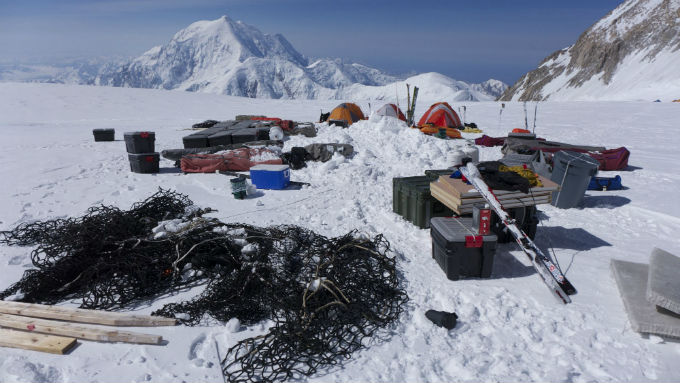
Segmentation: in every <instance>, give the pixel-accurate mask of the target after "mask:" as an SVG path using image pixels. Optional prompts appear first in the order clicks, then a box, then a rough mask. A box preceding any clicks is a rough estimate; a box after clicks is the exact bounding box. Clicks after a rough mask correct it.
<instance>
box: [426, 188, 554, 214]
mask: <svg viewBox="0 0 680 383" xmlns="http://www.w3.org/2000/svg"><path fill="white" fill-rule="evenodd" d="M430 193H431V194H432V197H433V198H435V199H436V200H438V201H439V202H441V203H443V204H444V205H445V206H446V207H448V208H449V209H451V210H453V211H455V212H456V213H458V214H468V213H471V212H472V205H471V204H465V205H461V204H460V201H459V200H458V199H456V198H455V197H453V195H452V194H451V193H448V192H447V191H446V190H443V189H442V188H441V186H440V185H436V184H435V183H434V182H433V183H432V185H431V186H430ZM551 198H552V196H551V195H550V194H548V195H545V196H541V197H535V198H530V200H522V199H519V200H512V199H511V200H506V201H505V202H501V205H503V207H504V208H511V207H520V206H531V205H539V204H544V203H550V201H551ZM482 201H483V200H482ZM480 202H481V201H480Z"/></svg>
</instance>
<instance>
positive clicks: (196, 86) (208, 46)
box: [94, 16, 507, 101]
mask: <svg viewBox="0 0 680 383" xmlns="http://www.w3.org/2000/svg"><path fill="white" fill-rule="evenodd" d="M421 76H425V77H428V76H429V77H430V78H434V77H435V76H436V77H437V78H438V79H439V80H441V81H439V82H438V83H436V84H434V83H433V85H436V87H437V89H438V90H437V91H438V92H439V98H440V99H446V100H471V101H476V100H488V99H495V98H496V97H497V96H498V95H500V93H502V90H504V89H503V87H507V86H506V85H505V84H503V83H500V82H499V81H496V80H489V81H487V82H485V83H482V84H467V83H464V82H462V81H456V80H453V79H451V78H448V77H446V76H443V75H439V74H426V75H421ZM416 77H419V76H416ZM399 80H400V79H399V78H398V77H395V76H392V75H389V74H386V73H384V72H382V71H380V70H378V69H374V68H369V67H367V66H364V65H361V64H356V63H344V62H343V61H342V60H339V59H320V60H316V61H314V62H312V63H310V62H309V60H308V59H306V58H305V57H304V56H303V55H302V54H300V53H299V52H298V51H296V50H295V48H293V46H292V45H291V44H290V43H289V42H288V41H287V40H286V39H285V38H284V37H283V36H281V35H279V34H276V35H269V34H265V33H262V32H261V31H260V30H258V29H257V28H255V27H253V26H250V25H247V24H244V23H243V22H241V21H233V20H231V19H230V18H229V17H227V16H223V17H221V18H219V19H217V20H212V21H198V22H195V23H193V24H191V25H190V26H189V27H187V28H185V29H183V30H181V31H179V32H178V33H177V34H175V36H174V37H173V38H172V40H171V41H170V42H169V43H168V44H166V45H163V46H158V47H155V48H152V49H150V50H149V51H147V52H146V53H144V54H143V55H142V56H140V57H138V58H135V59H133V60H132V61H130V62H128V63H126V64H124V65H121V66H118V67H116V68H113V69H108V70H105V71H103V72H102V73H100V74H99V76H97V78H96V80H95V81H94V83H95V84H97V85H109V86H118V87H134V88H159V89H179V90H187V91H194V92H206V93H216V94H226V95H232V96H244V97H257V98H284V99H346V98H357V97H362V96H373V97H371V98H392V96H394V94H395V93H394V87H392V86H390V87H389V88H383V87H385V86H386V85H388V84H392V83H394V82H397V81H399ZM408 81H412V82H416V81H417V80H411V79H409V80H408ZM421 88H422V90H423V91H430V92H434V90H433V89H426V88H425V87H424V86H421Z"/></svg>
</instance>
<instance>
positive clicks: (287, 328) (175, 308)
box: [0, 189, 408, 382]
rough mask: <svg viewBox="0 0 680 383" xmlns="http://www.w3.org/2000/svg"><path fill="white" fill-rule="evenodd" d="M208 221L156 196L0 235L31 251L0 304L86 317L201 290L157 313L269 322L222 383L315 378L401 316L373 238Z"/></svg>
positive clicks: (381, 242)
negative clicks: (75, 305) (60, 309)
mask: <svg viewBox="0 0 680 383" xmlns="http://www.w3.org/2000/svg"><path fill="white" fill-rule="evenodd" d="M208 211H211V210H210V209H207V210H200V209H197V208H195V207H194V205H193V203H192V202H191V200H189V199H188V198H187V197H186V196H184V195H181V194H178V193H175V192H171V191H167V190H162V189H161V190H160V191H159V192H157V193H156V194H154V195H153V196H151V197H150V198H148V199H146V200H145V201H142V202H140V203H137V204H135V205H133V206H132V208H131V209H130V210H128V211H122V210H120V209H118V208H115V207H106V206H98V207H92V208H90V209H89V210H88V212H87V214H86V215H84V216H83V217H80V218H68V219H57V220H50V221H43V222H34V223H26V224H21V225H19V226H17V227H16V228H15V229H13V230H11V231H6V232H0V244H7V245H16V246H29V245H30V246H36V247H35V249H34V250H33V251H32V253H31V260H32V262H33V265H34V266H35V269H31V270H28V271H26V272H25V274H24V276H23V277H22V279H21V280H20V281H19V282H17V283H15V284H14V285H12V286H10V287H9V288H8V289H6V290H5V291H2V292H0V299H5V298H7V297H9V296H13V299H17V297H18V299H19V300H21V301H24V302H32V303H46V304H54V303H58V302H63V301H66V300H74V299H77V300H80V301H81V307H82V308H91V309H107V310H111V309H121V308H130V307H133V306H135V305H137V304H139V303H142V302H145V301H148V300H151V299H154V298H157V297H159V296H161V295H164V294H171V293H174V292H177V291H179V290H183V289H187V288H191V287H195V286H201V285H203V286H204V289H203V292H202V293H200V294H199V295H197V296H196V297H194V298H193V299H191V300H188V301H184V302H178V303H170V304H167V305H165V306H163V307H162V308H161V309H160V310H157V311H156V312H154V314H155V315H162V316H167V317H176V318H177V319H178V320H180V321H181V322H182V323H184V324H186V325H192V326H193V325H198V324H205V323H208V322H210V321H215V320H217V321H221V322H226V321H228V320H229V319H231V318H238V319H239V320H240V321H241V322H243V323H245V324H253V323H257V322H260V321H262V320H265V319H270V320H272V321H273V323H274V324H273V326H272V327H271V328H270V329H269V332H268V333H266V334H264V335H262V336H258V337H254V338H249V339H245V340H242V341H240V342H239V343H237V344H236V345H235V346H234V347H232V348H230V349H229V350H228V351H227V354H226V356H225V358H224V360H223V361H222V368H223V372H224V374H225V376H226V377H227V378H228V380H229V381H230V382H250V381H265V382H268V381H274V380H285V379H289V378H296V377H300V376H302V375H305V376H309V375H312V374H314V373H315V372H317V371H318V369H319V368H322V367H326V366H330V365H336V364H338V363H341V362H342V360H344V359H347V358H349V357H351V354H352V353H353V352H355V351H356V350H358V349H360V348H362V347H364V345H365V342H364V338H367V337H371V336H373V335H374V334H375V333H376V332H377V331H378V330H379V329H381V328H384V327H387V326H389V325H390V324H391V323H393V322H395V321H396V320H397V319H398V317H399V315H400V314H401V312H402V311H403V308H404V305H405V303H406V301H407V300H408V297H407V295H406V292H405V291H404V290H403V289H402V288H401V286H400V284H399V281H398V278H397V271H396V267H395V261H394V259H393V258H391V257H389V256H388V255H387V254H388V253H389V243H388V242H387V241H386V240H385V239H384V238H383V237H382V236H381V235H378V236H376V237H374V238H365V237H361V236H359V235H358V234H357V233H356V232H350V233H348V234H346V235H344V236H341V237H336V238H327V237H324V236H322V235H319V234H317V233H315V232H313V231H311V230H308V229H305V228H301V227H297V226H289V225H282V226H274V227H267V228H259V227H255V226H250V225H245V224H228V223H223V222H220V221H219V220H217V219H214V218H206V217H203V214H204V213H206V212H208Z"/></svg>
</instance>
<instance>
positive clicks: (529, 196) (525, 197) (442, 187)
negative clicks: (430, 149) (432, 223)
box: [430, 181, 552, 206]
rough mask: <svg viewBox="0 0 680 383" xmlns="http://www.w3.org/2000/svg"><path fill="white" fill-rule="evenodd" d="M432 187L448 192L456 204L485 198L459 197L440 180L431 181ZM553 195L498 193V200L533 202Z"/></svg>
mask: <svg viewBox="0 0 680 383" xmlns="http://www.w3.org/2000/svg"><path fill="white" fill-rule="evenodd" d="M432 189H436V190H438V192H439V194H446V195H447V196H448V197H449V199H451V200H452V201H455V203H456V204H458V205H460V206H465V205H474V204H475V203H479V202H484V201H485V200H484V198H482V197H481V196H479V197H468V198H462V199H461V198H459V197H457V196H456V194H455V193H453V192H452V191H451V188H450V187H448V186H447V184H446V183H444V182H439V181H434V182H432V183H430V191H432ZM549 196H552V192H547V191H540V192H536V193H532V194H524V193H521V192H520V193H513V194H502V195H498V196H497V197H498V200H499V201H500V202H501V204H505V203H513V202H517V201H520V200H521V201H526V202H532V201H533V200H536V201H538V200H543V199H545V197H549Z"/></svg>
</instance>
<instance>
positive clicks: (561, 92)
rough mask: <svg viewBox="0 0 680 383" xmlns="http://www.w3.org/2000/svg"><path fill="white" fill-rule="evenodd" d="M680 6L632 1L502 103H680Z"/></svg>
mask: <svg viewBox="0 0 680 383" xmlns="http://www.w3.org/2000/svg"><path fill="white" fill-rule="evenodd" d="M679 50H680V0H628V1H626V2H624V3H623V4H621V5H620V6H618V7H617V8H616V9H614V10H613V11H611V12H610V13H609V14H608V15H607V16H605V17H604V18H602V19H601V20H600V21H598V22H597V23H595V24H594V25H593V26H591V27H590V28H589V29H588V30H586V31H585V32H584V33H583V34H582V35H581V36H580V37H579V39H578V40H577V41H576V43H574V45H572V46H570V47H567V48H565V49H562V50H559V51H557V52H555V53H553V54H551V55H550V56H548V57H546V58H545V59H544V60H543V61H542V62H541V63H540V64H539V66H538V68H537V69H535V70H533V71H531V72H529V73H527V74H525V75H524V76H523V77H522V78H520V79H519V81H517V83H515V84H514V85H513V86H512V87H511V88H510V89H508V90H507V91H506V92H505V93H504V94H503V95H502V97H501V98H500V100H505V101H508V100H656V99H661V100H663V101H670V100H673V99H677V98H680V71H678V68H680V51H679Z"/></svg>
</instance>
